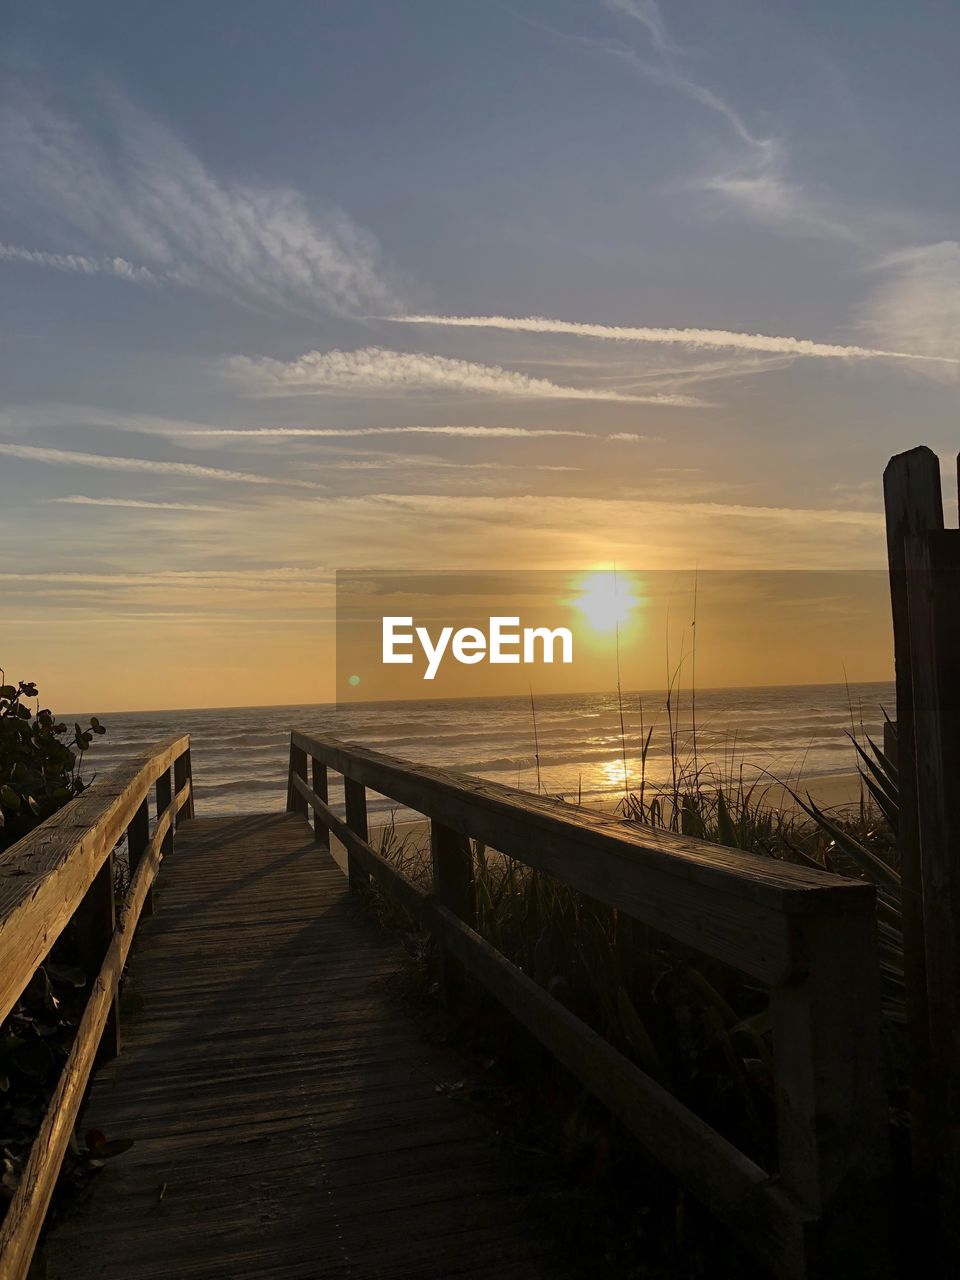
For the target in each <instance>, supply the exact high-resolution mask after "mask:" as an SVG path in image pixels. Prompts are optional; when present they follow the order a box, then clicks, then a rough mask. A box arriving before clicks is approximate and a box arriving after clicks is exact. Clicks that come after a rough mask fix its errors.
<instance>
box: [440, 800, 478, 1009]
mask: <svg viewBox="0 0 960 1280" xmlns="http://www.w3.org/2000/svg"><path fill="white" fill-rule="evenodd" d="M430 858H431V861H432V863H433V892H434V893H435V894H436V896H437V897H438V898H439V900H440V901H441V902H442V903H443V905H444V906H445V907H448V908H449V909H450V910H451V911H453V912H454V913H455V914H456V915H458V916H459V917H460V919H461V920H463V921H464V922H465V923H466V924H468V925H469V926H470V927H471V928H474V927H475V926H476V923H477V903H476V885H475V883H474V876H473V851H472V849H471V847H470V840H469V839H468V837H467V836H463V835H461V834H460V832H459V831H454V830H453V828H452V827H447V826H444V824H443V823H442V822H438V821H437V820H436V819H435V818H433V819H431V821H430ZM441 985H442V988H443V998H444V1000H446V1001H447V1002H450V1001H451V1000H453V999H455V998H456V996H457V995H458V994H459V993H460V992H461V991H462V989H463V985H464V975H463V971H462V970H461V968H460V966H459V965H458V964H457V963H456V961H454V960H452V959H451V958H450V957H449V956H444V957H443V962H442V970H441Z"/></svg>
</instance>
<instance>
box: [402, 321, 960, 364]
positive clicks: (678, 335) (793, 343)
mask: <svg viewBox="0 0 960 1280" xmlns="http://www.w3.org/2000/svg"><path fill="white" fill-rule="evenodd" d="M390 318H391V319H393V320H395V321H396V322H397V323H399V324H427V325H439V326H451V327H454V328H462V329H503V330H506V331H508V332H510V333H557V334H571V335H573V336H575V337H580V338H603V339H606V340H607V341H610V342H649V343H656V344H660V345H668V346H682V347H694V348H704V347H727V348H730V349H733V350H738V351H763V352H768V353H770V354H771V355H787V356H816V357H821V358H824V359H831V360H865V359H868V360H933V361H941V362H942V361H946V362H947V363H950V364H957V363H960V361H958V360H957V359H956V358H955V357H951V356H942V355H924V354H922V353H915V352H909V351H888V350H883V349H879V348H876V347H859V346H841V345H839V344H837V343H832V342H813V341H811V340H810V339H809V338H786V337H774V336H772V335H770V334H763V333H734V332H732V331H730V330H727V329H658V328H644V327H640V328H637V327H630V326H625V325H607V324H583V323H580V322H578V321H573V320H548V319H546V318H545V317H543V316H524V317H518V316H431V315H423V316H416V315H407V316H394V317H390Z"/></svg>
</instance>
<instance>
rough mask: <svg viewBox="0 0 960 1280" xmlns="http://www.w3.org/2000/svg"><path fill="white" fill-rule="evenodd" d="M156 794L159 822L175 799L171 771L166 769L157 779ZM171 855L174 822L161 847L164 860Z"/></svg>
mask: <svg viewBox="0 0 960 1280" xmlns="http://www.w3.org/2000/svg"><path fill="white" fill-rule="evenodd" d="M156 793H157V820H158V821H159V819H160V815H161V814H162V813H163V811H164V810H165V809H166V808H167V806H168V805H169V803H170V801H171V800H172V799H173V784H172V779H171V777H170V770H169V769H166V770H165V771H164V772H163V773H161V775H160V777H159V778H158V779H157V786H156ZM171 853H173V823H172V822H171V824H170V827H169V830H168V831H167V834H166V835H165V836H164V837H163V842H162V844H161V845H160V856H161V857H162V858H169V857H170V855H171Z"/></svg>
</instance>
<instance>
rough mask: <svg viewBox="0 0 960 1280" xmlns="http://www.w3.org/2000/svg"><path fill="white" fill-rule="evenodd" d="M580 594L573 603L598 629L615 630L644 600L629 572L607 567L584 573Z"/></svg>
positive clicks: (628, 618) (577, 588)
mask: <svg viewBox="0 0 960 1280" xmlns="http://www.w3.org/2000/svg"><path fill="white" fill-rule="evenodd" d="M576 592H577V594H576V595H575V596H574V597H573V599H572V600H571V601H570V603H571V604H572V605H573V606H574V608H575V609H579V610H580V612H581V613H582V614H583V616H584V619H585V620H586V622H587V623H588V624H589V626H590V627H592V628H593V630H594V631H597V632H604V633H606V632H613V631H616V630H617V629H618V628H623V626H624V625H625V624H626V623H627V622H628V621H629V620H630V616H631V614H632V613H633V610H634V609H636V607H637V605H638V604H639V603H640V599H639V597H638V596H636V595H635V594H634V592H633V589H632V584H631V582H630V578H629V575H624V574H618V573H617V572H616V571H615V570H612V569H605V570H601V571H599V572H596V573H587V574H584V576H583V577H582V578H580V579H579V581H578V582H577V585H576Z"/></svg>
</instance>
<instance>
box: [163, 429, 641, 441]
mask: <svg viewBox="0 0 960 1280" xmlns="http://www.w3.org/2000/svg"><path fill="white" fill-rule="evenodd" d="M170 434H178V435H185V436H226V437H231V436H233V437H238V438H240V439H249V440H258V439H266V440H269V439H273V438H278V439H285V438H293V439H296V438H297V437H299V436H303V437H306V438H312V437H317V438H320V439H343V438H352V437H354V436H452V437H454V438H462V439H466V440H535V439H539V438H541V437H553V436H569V437H571V438H574V439H577V438H579V439H584V440H596V439H607V440H644V441H646V440H651V439H653V438H654V437H652V436H643V435H638V434H636V433H634V432H632V431H631V432H625V431H618V432H616V433H615V434H613V435H608V436H606V437H604V436H596V435H594V433H593V432H591V431H576V430H573V429H568V428H560V427H556V428H554V427H470V426H467V427H454V426H440V427H419V426H414V427H194V426H185V427H184V428H183V429H182V430H181V431H179V432H170Z"/></svg>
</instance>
